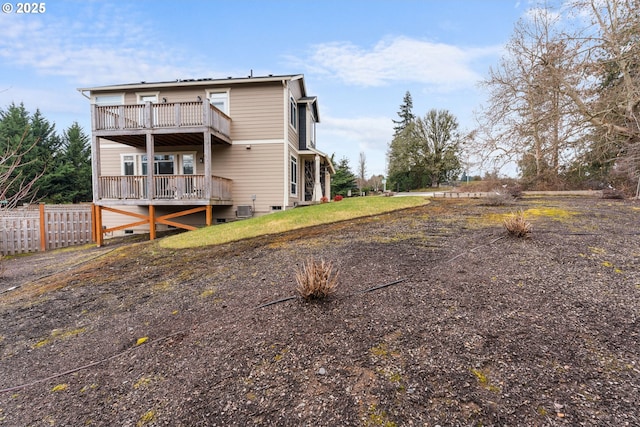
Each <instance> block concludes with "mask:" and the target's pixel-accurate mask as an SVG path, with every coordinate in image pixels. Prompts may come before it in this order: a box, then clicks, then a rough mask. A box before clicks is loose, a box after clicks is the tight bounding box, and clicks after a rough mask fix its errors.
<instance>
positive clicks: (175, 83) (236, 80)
mask: <svg viewBox="0 0 640 427" xmlns="http://www.w3.org/2000/svg"><path fill="white" fill-rule="evenodd" d="M294 80H300V83H301V86H302V96H303V98H306V93H307V90H306V87H305V85H304V76H303V75H302V74H289V75H281V76H275V75H272V74H270V75H268V76H256V77H254V76H253V75H250V76H248V77H227V78H226V79H213V78H203V79H176V80H172V81H166V82H144V81H143V82H139V83H125V84H116V85H108V86H93V87H85V88H78V91H79V92H80V93H82V94H83V95H84V92H97V91H100V92H102V91H113V90H130V89H144V88H152V87H153V88H162V87H171V88H173V87H189V86H211V85H219V86H222V85H228V84H242V83H256V82H277V81H294ZM85 96H86V95H85Z"/></svg>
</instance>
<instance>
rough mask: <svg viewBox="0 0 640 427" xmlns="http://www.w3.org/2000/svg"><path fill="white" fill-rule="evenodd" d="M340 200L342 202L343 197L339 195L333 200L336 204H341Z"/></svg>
mask: <svg viewBox="0 0 640 427" xmlns="http://www.w3.org/2000/svg"><path fill="white" fill-rule="evenodd" d="M340 200H342V196H341V195H339V194H336V196H335V197H334V198H333V201H334V202H339V201H340Z"/></svg>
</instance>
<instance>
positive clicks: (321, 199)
mask: <svg viewBox="0 0 640 427" xmlns="http://www.w3.org/2000/svg"><path fill="white" fill-rule="evenodd" d="M328 201H329V198H328V197H326V196H323V197H321V198H320V203H327V202H328Z"/></svg>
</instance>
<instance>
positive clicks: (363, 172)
mask: <svg viewBox="0 0 640 427" xmlns="http://www.w3.org/2000/svg"><path fill="white" fill-rule="evenodd" d="M366 182H367V156H366V155H365V154H364V152H363V151H361V152H360V157H359V158H358V188H359V189H360V192H362V188H363V187H364V186H365V184H366Z"/></svg>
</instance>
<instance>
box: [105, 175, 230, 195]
mask: <svg viewBox="0 0 640 427" xmlns="http://www.w3.org/2000/svg"><path fill="white" fill-rule="evenodd" d="M147 179H148V178H147V176H145V175H126V176H121V175H117V176H101V177H99V178H98V182H99V186H100V187H99V190H98V191H99V196H100V199H114V200H118V199H119V200H123V199H138V200H185V201H188V200H210V199H217V200H231V188H232V181H231V180H230V179H227V178H222V177H219V176H212V177H211V195H210V197H207V194H206V190H205V176H204V175H155V176H154V177H153V179H154V188H155V191H154V194H153V197H148V195H147Z"/></svg>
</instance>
